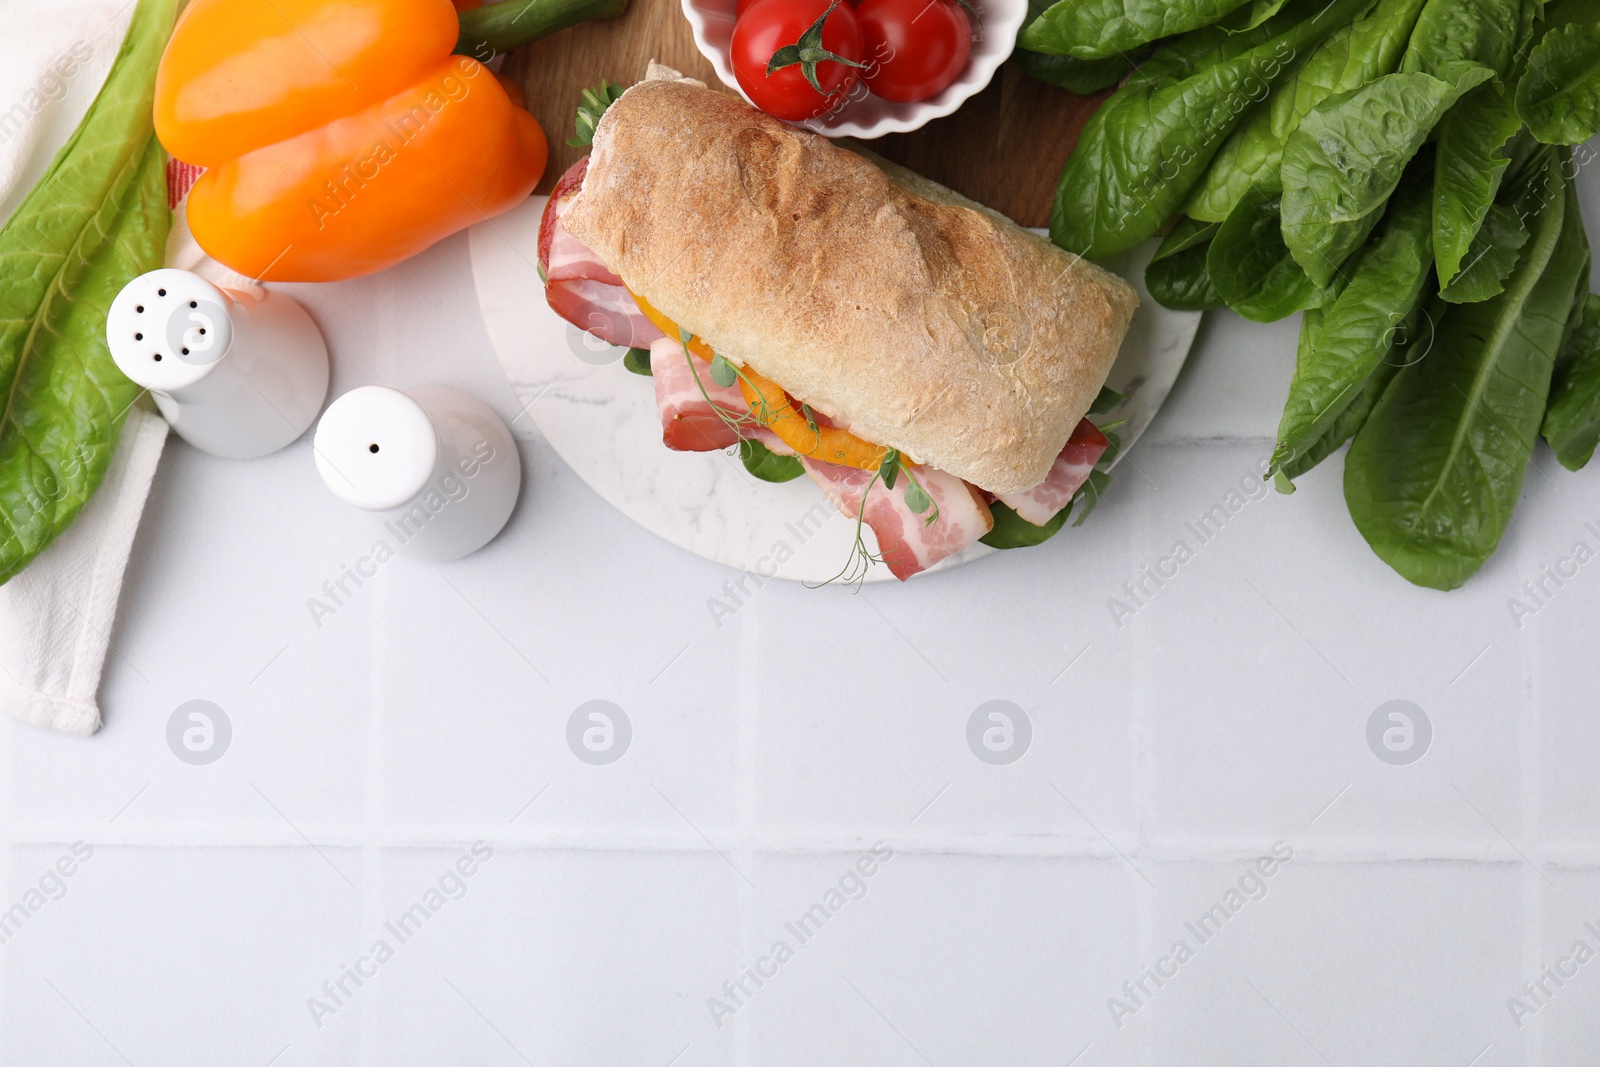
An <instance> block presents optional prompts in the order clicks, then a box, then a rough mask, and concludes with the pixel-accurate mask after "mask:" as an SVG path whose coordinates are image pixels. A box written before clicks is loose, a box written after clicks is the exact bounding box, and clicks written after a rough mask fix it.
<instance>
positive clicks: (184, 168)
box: [167, 159, 205, 208]
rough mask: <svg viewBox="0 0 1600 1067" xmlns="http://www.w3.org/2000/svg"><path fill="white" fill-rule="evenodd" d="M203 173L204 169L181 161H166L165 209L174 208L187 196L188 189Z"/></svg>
mask: <svg viewBox="0 0 1600 1067" xmlns="http://www.w3.org/2000/svg"><path fill="white" fill-rule="evenodd" d="M204 173H205V168H204V167H197V166H195V165H194V164H193V163H184V162H182V161H181V160H176V159H169V160H167V207H169V208H176V207H177V206H178V203H179V201H181V200H182V199H183V198H184V197H185V196H187V195H189V187H190V186H191V185H193V184H194V183H195V179H196V178H198V177H200V175H202V174H204Z"/></svg>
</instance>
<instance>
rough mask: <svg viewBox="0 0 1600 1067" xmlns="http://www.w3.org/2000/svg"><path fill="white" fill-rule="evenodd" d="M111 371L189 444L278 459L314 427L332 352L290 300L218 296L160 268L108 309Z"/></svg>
mask: <svg viewBox="0 0 1600 1067" xmlns="http://www.w3.org/2000/svg"><path fill="white" fill-rule="evenodd" d="M106 343H107V344H108V345H109V347H110V349H111V358H112V359H113V360H115V361H116V364H117V367H118V368H119V369H120V370H121V371H122V373H123V374H126V375H127V376H128V378H129V379H131V380H132V381H133V383H134V384H135V385H139V386H143V387H144V388H145V389H148V390H149V391H150V394H151V396H153V397H154V398H155V402H156V407H157V408H159V409H160V411H161V414H162V415H163V416H165V418H166V420H167V422H168V423H170V424H171V425H172V428H173V429H174V430H176V431H177V432H178V435H179V436H180V437H182V438H183V439H184V440H185V441H188V442H189V443H190V444H192V445H194V446H195V447H196V448H198V449H200V450H201V451H203V452H210V453H212V454H213V455H218V456H223V457H226V458H228V459H251V458H254V457H256V456H264V455H267V454H268V453H269V452H276V451H277V450H278V449H280V448H282V447H284V446H285V445H287V444H289V443H290V442H292V441H294V440H295V439H297V438H298V437H299V436H300V435H301V434H303V433H305V431H306V429H307V428H308V427H309V426H310V425H311V423H312V422H314V421H315V420H316V417H317V412H318V410H320V409H321V407H322V401H323V400H324V399H326V397H327V395H328V347H327V345H326V344H325V343H324V341H323V339H322V333H321V331H319V330H318V329H317V325H316V323H314V322H312V321H311V316H310V315H308V314H306V311H305V309H304V308H302V307H301V306H300V305H299V304H298V303H296V302H295V301H294V300H293V299H292V298H291V297H288V296H286V295H284V294H283V293H279V292H274V291H273V290H270V289H263V290H262V291H261V295H259V296H257V295H254V294H251V293H245V292H239V291H236V290H224V289H221V288H219V287H217V286H216V285H213V284H212V283H211V282H209V281H207V280H206V279H205V278H202V277H201V276H200V275H198V274H194V273H192V272H190V271H186V270H175V269H172V268H170V267H169V268H163V269H161V270H153V271H151V272H149V273H148V274H142V275H140V276H139V277H137V278H135V279H134V280H133V281H131V282H129V283H128V284H127V285H126V286H125V287H124V288H123V290H122V292H120V293H118V294H117V298H116V299H115V300H113V301H112V302H111V310H110V312H109V313H108V314H107V316H106Z"/></svg>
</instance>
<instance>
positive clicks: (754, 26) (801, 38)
mask: <svg viewBox="0 0 1600 1067" xmlns="http://www.w3.org/2000/svg"><path fill="white" fill-rule="evenodd" d="M824 16H826V21H823V20H824ZM819 25H820V29H821V32H820V34H819V33H818V32H816V31H817V29H818V27H819ZM731 51H732V58H733V73H734V75H735V77H737V78H738V79H739V86H740V87H741V88H742V89H744V91H745V95H746V96H748V97H749V98H750V100H751V102H752V103H754V104H755V105H756V107H759V108H760V109H761V110H762V111H765V112H766V113H767V114H769V115H772V116H775V117H777V118H780V119H788V120H789V121H791V122H798V121H801V120H803V119H809V118H815V117H816V116H818V115H821V114H824V113H825V112H827V111H828V109H829V108H831V107H833V106H834V104H835V103H838V102H842V101H844V100H845V99H846V98H847V97H848V96H849V95H850V90H851V89H854V88H855V86H856V82H857V81H858V80H860V76H861V75H860V71H859V69H858V67H859V66H860V64H861V58H862V55H863V50H862V41H861V27H860V25H858V24H857V22H856V16H855V12H854V11H852V10H851V8H850V6H849V5H848V4H845V3H843V2H842V0H754V2H752V3H751V4H750V6H749V7H748V8H746V9H745V12H744V14H743V15H741V16H740V17H739V20H738V21H737V22H735V23H734V26H733V42H732V48H731ZM779 52H783V53H785V54H784V55H778V53H779ZM774 56H778V62H779V63H780V68H779V69H778V70H774V71H773V72H772V73H771V75H770V76H769V75H768V74H767V66H768V64H770V63H771V62H772V61H773V57H774ZM785 60H788V61H789V62H785ZM808 69H809V70H811V71H812V72H813V73H814V74H815V76H816V80H817V84H818V85H820V86H821V87H822V91H821V92H818V91H817V89H816V88H814V87H813V86H812V85H811V83H810V82H809V81H808V80H807V79H806V71H807V70H808Z"/></svg>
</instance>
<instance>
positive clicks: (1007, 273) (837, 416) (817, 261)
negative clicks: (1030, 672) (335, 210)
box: [539, 64, 1138, 580]
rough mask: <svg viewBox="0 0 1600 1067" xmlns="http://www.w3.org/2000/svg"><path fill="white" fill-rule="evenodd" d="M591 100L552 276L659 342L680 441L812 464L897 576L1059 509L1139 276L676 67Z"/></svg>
mask: <svg viewBox="0 0 1600 1067" xmlns="http://www.w3.org/2000/svg"><path fill="white" fill-rule="evenodd" d="M586 96H587V97H589V100H590V102H591V103H593V102H594V100H595V98H594V97H593V95H592V94H586ZM599 102H600V104H601V105H602V106H603V107H604V111H603V114H600V115H599V118H598V121H597V122H596V121H594V116H593V114H592V113H591V114H590V115H588V116H587V119H588V121H589V122H590V123H591V125H592V129H593V141H592V151H591V152H590V154H589V155H588V156H586V157H584V158H583V159H581V160H580V161H579V162H578V163H577V164H576V165H574V166H573V168H572V169H571V170H569V171H568V172H567V174H566V175H564V176H563V177H562V179H561V181H560V182H559V183H558V184H557V186H556V188H555V190H554V192H553V193H552V195H551V197H550V200H549V203H548V204H547V205H546V208H545V212H544V217H543V219H542V222H541V226H540V235H539V261H540V272H541V274H542V276H543V279H544V283H545V295H546V298H547V300H548V301H549V303H550V306H551V307H552V309H554V310H555V311H556V312H557V314H559V315H561V316H562V317H563V318H565V319H567V320H568V321H569V322H572V323H574V324H575V325H577V326H578V327H579V328H581V329H584V330H587V331H589V332H590V333H593V334H594V335H595V336H597V337H600V338H602V339H603V340H605V341H607V342H609V343H612V344H616V345H620V346H623V347H626V348H628V349H630V353H629V356H628V360H627V361H626V362H627V363H628V365H629V366H630V368H631V369H636V370H640V371H641V372H643V371H645V369H646V368H645V366H644V364H645V362H646V360H647V361H648V373H650V374H651V376H652V377H653V378H654V380H655V391H656V401H657V405H658V408H659V410H660V413H661V419H662V439H663V442H664V443H665V444H666V446H667V447H669V448H673V449H678V450H683V451H709V450H714V449H724V448H730V447H733V446H736V445H737V446H738V447H739V449H740V453H741V456H742V457H743V458H744V459H745V463H746V466H747V467H748V468H750V469H751V470H752V472H753V473H756V474H758V476H763V477H768V480H779V477H781V476H786V475H787V476H798V474H800V473H802V472H803V473H804V474H806V475H808V476H809V477H810V478H811V479H812V480H813V481H815V482H816V483H817V484H818V485H820V486H821V487H822V489H823V491H824V492H825V493H826V494H827V495H828V497H829V498H830V499H831V500H832V501H833V502H834V504H835V505H836V506H838V507H839V509H840V510H841V511H843V512H844V513H845V514H846V515H847V516H849V517H851V518H853V519H855V520H856V522H857V530H858V534H859V533H860V530H861V527H862V526H863V525H865V526H866V527H870V529H871V530H872V532H873V535H874V537H875V539H876V542H877V550H876V552H873V551H870V550H868V549H867V548H866V545H865V542H864V541H863V540H862V539H861V538H860V537H859V536H858V539H857V545H858V548H859V549H860V556H859V558H853V561H852V563H851V564H847V568H846V571H847V572H849V573H852V576H855V577H859V576H861V575H863V574H864V573H865V567H866V566H868V565H870V564H871V563H872V562H882V563H884V564H886V565H887V566H888V567H889V569H890V570H891V572H892V573H893V574H894V575H895V576H896V577H897V578H900V579H901V580H905V579H906V578H909V577H910V576H911V575H913V574H916V573H918V572H920V571H923V570H926V569H927V568H929V567H932V566H933V565H935V564H936V563H938V562H939V561H940V560H942V559H944V558H946V557H948V556H950V555H951V554H953V553H955V552H958V551H960V550H961V549H963V548H965V547H966V546H968V545H970V544H972V543H973V542H974V541H978V540H984V539H989V540H990V543H994V535H995V534H996V533H997V532H999V531H997V525H996V524H997V522H999V521H1000V520H1002V519H1003V520H1004V524H1005V526H1006V528H1007V529H1012V528H1021V529H1022V530H1023V531H1024V532H1023V534H1022V536H1021V541H1020V543H1031V541H1032V538H1030V537H1029V536H1028V534H1027V532H1026V531H1027V530H1030V529H1031V530H1035V531H1039V532H1040V536H1039V537H1038V538H1037V539H1038V540H1042V539H1043V537H1044V536H1048V534H1049V533H1053V532H1054V530H1055V529H1058V528H1059V527H1060V524H1061V520H1062V519H1063V518H1064V517H1065V515H1066V513H1067V511H1068V510H1069V509H1070V508H1071V506H1072V504H1073V503H1074V501H1075V500H1076V499H1079V498H1080V497H1081V496H1082V492H1081V491H1082V490H1084V489H1085V488H1086V487H1087V486H1088V484H1089V482H1090V480H1091V475H1092V474H1093V473H1096V465H1097V463H1099V462H1100V460H1101V459H1102V457H1103V456H1104V455H1105V454H1106V451H1107V448H1108V446H1109V444H1110V441H1109V439H1108V438H1107V437H1106V436H1105V435H1104V433H1103V432H1102V430H1101V429H1100V428H1098V427H1097V426H1096V425H1095V424H1094V423H1093V422H1091V421H1089V420H1088V419H1087V418H1086V416H1087V415H1088V414H1089V413H1090V412H1091V408H1095V407H1096V406H1097V404H1096V402H1097V399H1100V400H1101V401H1102V404H1103V402H1104V394H1103V393H1102V387H1103V386H1104V384H1105V380H1106V376H1107V374H1108V373H1109V371H1110V369H1111V365H1112V362H1113V361H1114V360H1115V358H1116V355H1117V350H1118V348H1119V347H1120V345H1121V343H1122V338H1123V334H1124V333H1125V332H1126V330H1127V327H1128V322H1129V319H1130V317H1131V316H1132V314H1133V311H1134V309H1135V307H1136V305H1137V303H1138V300H1137V297H1136V296H1135V295H1134V292H1133V290H1132V289H1131V288H1130V287H1129V286H1128V285H1127V283H1125V282H1123V281H1122V280H1121V279H1120V278H1117V277H1116V276H1115V275H1112V274H1110V273H1108V272H1107V271H1105V270H1102V269H1101V268H1099V267H1097V266H1095V265H1094V264H1091V263H1089V262H1087V261H1086V260H1083V259H1081V258H1079V257H1077V256H1074V255H1071V254H1069V253H1067V252H1065V251H1063V250H1061V249H1059V248H1056V247H1055V246H1054V245H1052V244H1050V243H1049V242H1048V241H1046V240H1044V239H1043V238H1041V237H1039V236H1037V235H1035V234H1033V233H1030V232H1029V231H1027V230H1024V229H1022V228H1021V227H1019V226H1017V225H1016V224H1015V223H1013V222H1011V221H1010V220H1008V219H1006V218H1005V217H1003V216H1002V215H1000V214H998V213H996V212H994V211H991V210H989V209H987V208H985V207H982V206H980V205H979V204H976V203H974V202H972V201H970V200H968V199H966V198H965V197H962V196H960V195H959V194H957V193H955V192H952V191H951V190H949V189H946V188H944V187H943V186H940V185H938V184H936V183H934V182H931V181H929V180H927V179H925V178H922V177H920V176H919V175H916V174H914V173H912V172H910V171H908V170H905V169H904V168H901V167H898V166H896V165H894V164H891V163H888V162H887V161H885V160H878V159H873V158H869V157H868V156H867V155H866V154H865V153H860V152H855V151H851V150H847V149H845V148H842V147H840V146H838V145H836V144H834V143H833V142H831V141H829V140H827V139H826V138H823V137H820V136H818V135H816V134H812V133H809V132H806V131H804V130H801V129H799V128H797V127H794V126H790V125H788V124H787V123H784V122H782V121H779V120H777V119H774V118H772V117H770V116H768V115H765V114H763V113H762V112H760V111H758V110H756V109H755V108H752V107H750V106H748V105H747V104H745V103H743V102H742V101H740V100H737V99H734V98H733V97H730V96H727V95H724V94H722V93H718V92H714V91H712V90H710V89H708V88H706V87H705V86H704V85H703V84H702V83H700V82H697V81H693V80H690V79H686V78H682V77H680V76H678V75H677V74H676V72H674V71H671V70H668V69H667V68H663V67H660V66H657V65H655V64H652V65H651V70H650V76H649V77H647V78H646V80H645V81H643V82H640V83H639V84H637V85H635V86H633V87H632V88H630V89H628V90H627V91H626V92H622V93H621V95H620V96H618V97H616V98H615V99H614V100H613V99H611V94H607V93H602V94H601V95H600V97H599ZM583 124H584V123H583V121H580V128H581V127H582V126H583ZM646 352H647V353H648V355H647V356H646V355H645V353H646ZM1015 539H1016V538H1015V536H1014V535H1008V537H1007V538H1006V540H1015Z"/></svg>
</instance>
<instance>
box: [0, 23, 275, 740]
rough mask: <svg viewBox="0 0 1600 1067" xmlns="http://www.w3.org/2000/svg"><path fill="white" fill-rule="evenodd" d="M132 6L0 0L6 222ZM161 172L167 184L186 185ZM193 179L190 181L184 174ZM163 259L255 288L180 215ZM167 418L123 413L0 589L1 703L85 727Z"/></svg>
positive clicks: (97, 80) (59, 724) (70, 728)
mask: <svg viewBox="0 0 1600 1067" xmlns="http://www.w3.org/2000/svg"><path fill="white" fill-rule="evenodd" d="M132 14H133V3H132V2H131V0H76V2H74V0H66V2H55V3H51V4H48V5H35V4H33V3H32V2H30V0H0V218H10V217H11V213H12V212H13V211H15V210H16V208H17V206H18V204H20V203H21V202H22V199H23V198H24V197H25V196H26V195H27V194H28V190H29V189H31V188H32V187H33V184H34V183H35V182H36V181H38V179H39V177H40V176H41V175H42V174H43V173H44V170H45V168H46V167H47V166H48V165H49V163H50V160H51V159H52V158H54V156H55V153H56V151H57V150H58V149H60V147H61V146H62V145H63V144H65V143H66V140H67V138H68V137H70V136H71V135H72V131H73V130H74V129H75V128H76V127H77V125H78V122H79V120H80V119H82V118H83V115H84V113H85V112H87V111H88V109H89V104H90V103H91V102H92V101H93V100H94V97H95V94H96V93H98V92H99V91H100V86H101V84H102V83H104V81H105V77H106V73H107V71H109V70H110V68H111V60H112V59H113V58H114V57H115V56H116V54H117V49H118V48H119V47H120V46H121V44H122V38H123V35H124V34H125V33H126V32H127V28H128V21H129V19H130V18H131V17H132ZM184 177H186V176H184V175H180V174H179V173H169V183H168V184H169V190H170V191H171V192H174V193H177V192H179V191H180V187H179V185H178V184H175V183H181V186H182V187H186V186H187V181H184V180H183V178H184ZM191 180H192V179H191ZM166 262H167V265H168V266H173V267H182V268H184V269H186V270H193V271H196V272H197V273H200V274H203V275H205V276H206V277H208V278H210V279H211V280H212V281H214V282H217V283H218V284H219V285H223V286H225V287H228V288H234V289H248V288H253V287H254V286H253V284H252V283H250V282H249V281H248V280H246V279H243V278H241V277H240V276H239V275H236V274H234V273H233V272H232V271H228V270H226V269H225V268H223V267H221V266H219V265H218V264H216V263H215V262H214V261H212V260H209V259H207V258H206V257H205V254H204V253H203V252H201V251H200V249H199V247H198V246H196V245H195V243H194V240H193V238H192V237H190V236H189V230H188V226H187V225H186V224H185V222H184V220H183V217H182V213H181V211H180V212H179V214H178V216H177V217H175V218H174V220H173V230H172V235H171V237H170V239H169V240H168V242H167V258H166ZM166 437H167V424H166V422H165V420H163V419H162V418H161V416H160V415H159V414H157V413H156V412H155V410H154V408H153V406H152V405H151V404H150V403H149V400H148V398H145V399H143V400H141V402H140V403H138V404H135V405H134V406H133V408H132V409H131V410H130V411H129V412H128V418H127V422H126V423H125V424H124V425H123V429H122V437H121V440H120V441H119V442H118V445H117V450H116V452H115V454H114V455H113V456H112V459H111V466H110V469H109V470H108V471H107V473H106V479H105V482H104V483H103V484H102V485H101V486H100V488H99V490H98V491H96V492H95V494H94V496H93V497H92V498H90V500H89V503H88V505H87V506H86V507H85V508H84V509H83V511H82V513H81V514H79V516H78V518H77V520H76V521H75V522H74V523H73V524H72V525H71V526H70V527H69V528H68V529H67V530H66V532H64V533H63V534H62V535H61V536H60V537H59V538H57V539H56V541H55V543H54V544H52V545H50V547H48V548H46V549H45V550H44V551H43V552H41V553H40V554H39V556H38V557H37V558H36V559H35V560H34V561H33V562H32V563H31V564H29V565H28V567H27V568H26V569H25V570H24V571H23V572H22V573H21V574H19V575H17V576H16V577H15V578H13V579H12V580H11V581H10V582H8V583H6V584H5V585H3V586H0V710H4V711H5V712H6V713H7V714H8V715H12V716H14V717H16V718H18V719H21V720H23V721H24V722H27V723H31V724H33V725H35V726H45V727H49V728H50V729H52V730H60V731H63V732H64V733H73V734H92V733H94V732H95V731H96V730H98V729H99V728H100V707H99V704H98V703H97V700H96V693H97V691H98V690H99V687H100V672H101V668H102V667H104V665H105V659H106V652H107V647H108V645H109V643H110V637H111V626H112V623H113V621H114V620H115V617H116V611H117V598H118V596H119V594H120V593H121V591H122V576H123V571H124V570H125V569H126V568H127V565H128V553H129V551H130V550H131V549H132V547H133V537H134V532H135V530H136V529H137V527H138V523H139V515H140V513H141V512H142V511H143V510H144V502H145V498H146V497H147V496H148V495H149V493H150V482H151V479H152V478H154V476H155V471H156V463H157V461H158V460H159V459H160V458H161V449H162V446H163V445H164V444H165V442H166Z"/></svg>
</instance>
